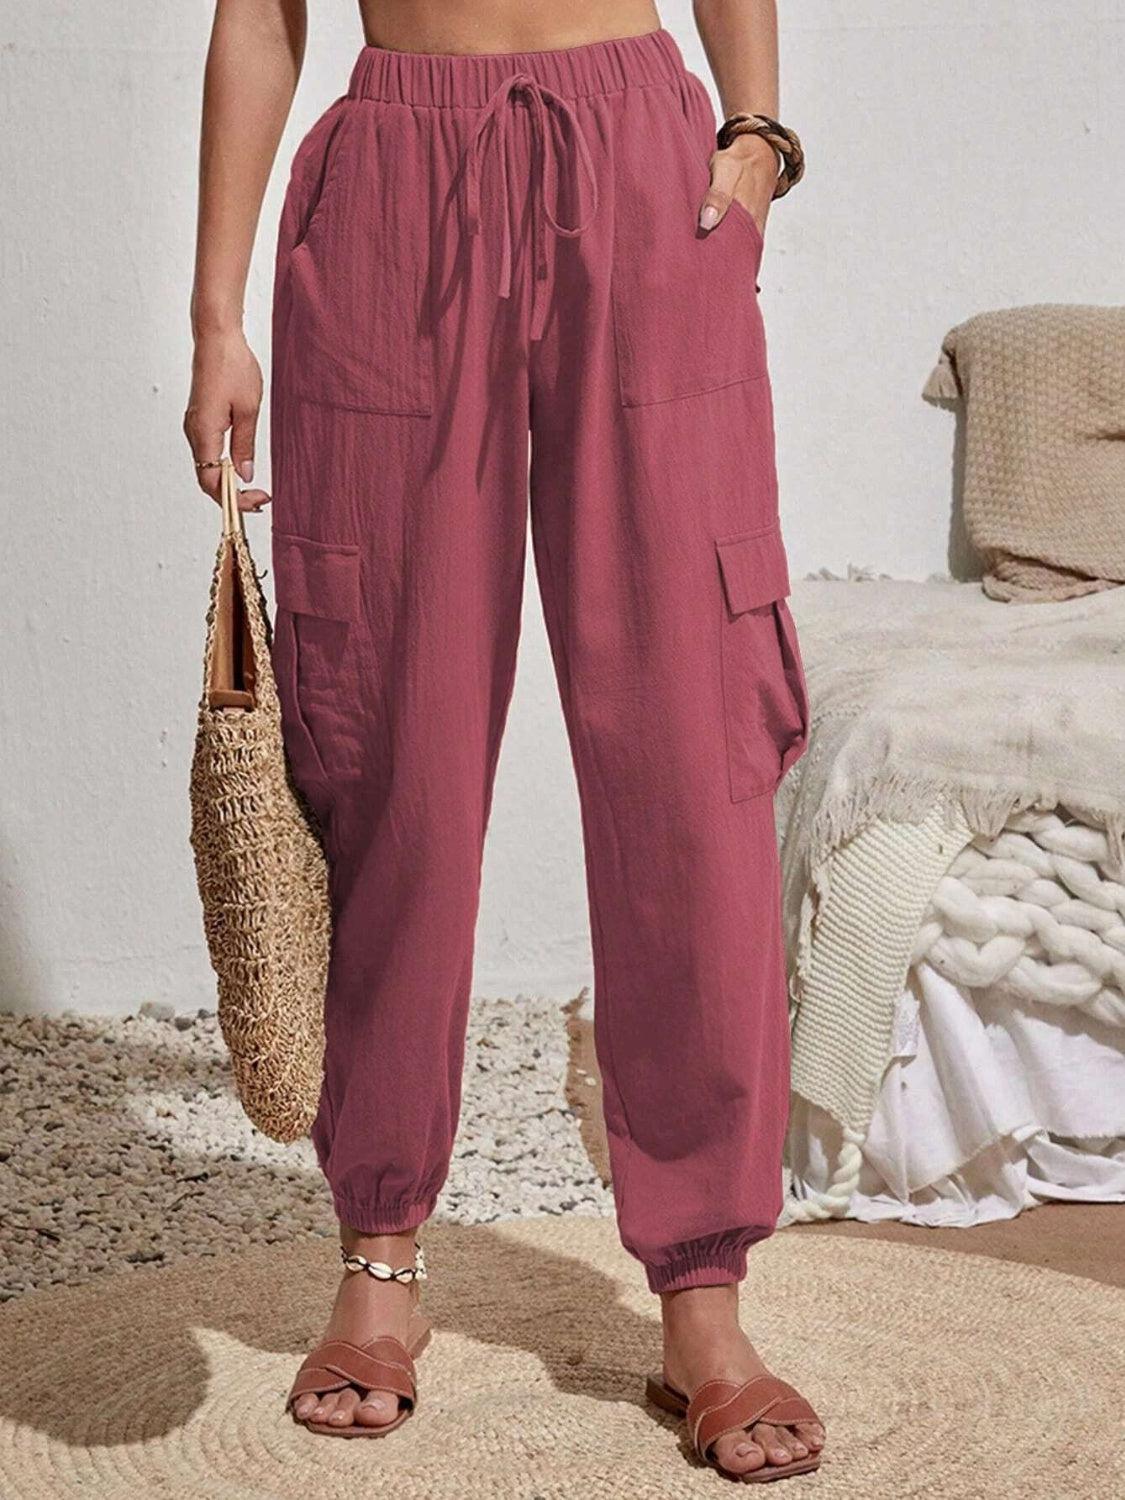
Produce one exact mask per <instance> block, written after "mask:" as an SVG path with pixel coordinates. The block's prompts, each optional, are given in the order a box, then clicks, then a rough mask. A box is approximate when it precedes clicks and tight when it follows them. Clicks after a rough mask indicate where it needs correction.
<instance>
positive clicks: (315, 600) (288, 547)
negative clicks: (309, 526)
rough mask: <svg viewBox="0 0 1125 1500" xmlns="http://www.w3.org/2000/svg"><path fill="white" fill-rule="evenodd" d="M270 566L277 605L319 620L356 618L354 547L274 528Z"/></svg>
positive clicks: (357, 612)
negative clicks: (274, 584)
mask: <svg viewBox="0 0 1125 1500" xmlns="http://www.w3.org/2000/svg"><path fill="white" fill-rule="evenodd" d="M273 566H274V576H275V579H276V593H277V606H278V608H279V609H287V610H289V611H290V613H292V614H295V615H315V616H317V617H318V618H319V619H322V620H343V621H346V622H348V623H350V622H351V621H353V620H356V619H358V617H359V548H358V547H355V546H348V545H344V544H339V543H333V542H314V541H312V540H311V539H310V538H309V537H304V536H286V535H279V534H278V533H277V532H276V531H275V532H274V536H273Z"/></svg>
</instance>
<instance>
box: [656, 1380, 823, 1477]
mask: <svg viewBox="0 0 1125 1500" xmlns="http://www.w3.org/2000/svg"><path fill="white" fill-rule="evenodd" d="M645 1394H646V1395H647V1396H648V1399H649V1400H650V1401H651V1402H652V1404H653V1405H654V1406H659V1407H660V1409H661V1410H662V1411H670V1412H673V1413H674V1414H675V1415H676V1416H677V1417H686V1418H687V1426H688V1435H689V1436H690V1438H691V1441H692V1446H693V1447H694V1448H695V1451H696V1452H697V1453H698V1454H699V1456H700V1458H701V1459H703V1461H704V1463H708V1464H710V1465H711V1467H712V1468H714V1469H717V1470H718V1471H719V1473H720V1474H722V1475H724V1476H725V1477H726V1478H727V1479H734V1480H741V1481H742V1483H744V1484H768V1483H770V1482H771V1481H772V1480H774V1479H788V1478H790V1477H791V1476H792V1475H793V1474H811V1473H812V1472H813V1470H814V1469H819V1468H820V1454H819V1453H810V1454H809V1456H808V1457H807V1458H795V1459H794V1460H793V1462H792V1463H791V1464H766V1465H765V1467H764V1468H761V1469H753V1470H751V1472H750V1473H749V1474H732V1473H731V1472H730V1470H729V1469H724V1468H723V1466H722V1464H719V1463H716V1461H715V1457H714V1454H713V1451H712V1450H713V1449H714V1446H715V1444H716V1443H717V1442H718V1441H719V1439H720V1438H721V1437H726V1435H727V1433H730V1432H741V1431H743V1430H744V1429H749V1428H751V1427H753V1426H754V1424H755V1422H771V1423H773V1424H774V1425H776V1426H778V1427H792V1426H793V1424H794V1423H795V1422H816V1423H817V1424H818V1425H819V1426H821V1427H823V1426H824V1423H823V1422H821V1420H820V1418H819V1417H818V1416H817V1414H816V1412H815V1411H813V1409H812V1407H811V1406H810V1405H809V1403H808V1402H807V1401H806V1400H805V1398H804V1396H802V1395H801V1394H800V1392H798V1391H795V1390H794V1389H793V1387H792V1386H791V1385H786V1383H785V1381H784V1380H779V1379H778V1378H777V1376H776V1375H755V1376H754V1378H753V1379H752V1380H744V1381H742V1382H741V1384H740V1383H739V1382H738V1381H737V1380H705V1381H704V1382H703V1384H702V1385H701V1386H699V1387H698V1389H697V1390H695V1391H694V1392H693V1393H692V1395H691V1398H690V1399H689V1398H688V1397H687V1396H685V1395H684V1394H683V1392H682V1391H678V1390H677V1389H676V1388H675V1386H673V1385H669V1384H668V1382H667V1381H666V1380H665V1379H664V1377H663V1375H650V1376H649V1377H648V1383H647V1385H646V1388H645Z"/></svg>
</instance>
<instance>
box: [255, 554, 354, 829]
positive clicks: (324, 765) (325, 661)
mask: <svg viewBox="0 0 1125 1500" xmlns="http://www.w3.org/2000/svg"><path fill="white" fill-rule="evenodd" d="M273 563H274V585H275V593H276V599H277V620H276V624H275V629H274V641H273V667H274V673H275V675H276V677H277V688H278V696H279V697H280V699H281V720H282V728H283V731H284V737H285V751H286V757H287V759H288V761H289V768H290V771H291V773H292V776H293V780H294V782H295V783H296V785H297V787H298V789H299V790H300V791H301V792H302V793H304V795H305V796H306V798H307V799H308V801H309V803H310V805H311V806H312V809H313V811H314V812H315V813H316V814H317V817H318V818H319V819H320V820H321V821H322V822H324V821H326V819H327V816H328V813H329V811H330V808H331V803H332V791H333V787H334V784H335V783H337V782H338V781H339V779H340V778H341V777H342V776H346V775H347V774H348V771H349V768H351V767H353V766H354V765H355V764H356V763H357V752H358V726H357V710H358V701H359V690H360V673H359V667H358V642H357V639H356V637H357V634H358V631H359V628H360V589H359V584H360V557H359V548H358V547H355V546H349V545H342V544H335V543H329V542H316V541H312V540H311V539H310V538H308V537H302V536H291V535H286V534H284V533H280V534H279V533H278V532H274V537H273Z"/></svg>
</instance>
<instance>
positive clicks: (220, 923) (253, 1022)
mask: <svg viewBox="0 0 1125 1500" xmlns="http://www.w3.org/2000/svg"><path fill="white" fill-rule="evenodd" d="M221 489H222V506H223V534H222V539H221V541H220V543H219V552H218V556H217V558H216V559H215V573H214V577H213V579H212V583H211V607H210V609H209V610H208V612H207V645H206V648H205V652H204V684H203V698H202V701H201V703H200V705H199V722H198V728H197V732H196V740H195V754H194V758H193V760H192V767H191V844H192V849H193V850H194V853H195V870H196V876H197V879H198V881H199V894H200V896H201V898H202V901H203V925H204V930H205V932H206V935H207V947H208V950H209V952H210V955H211V964H212V966H213V968H214V970H215V973H216V974H217V975H218V980H219V1024H220V1027H221V1029H222V1033H223V1037H224V1039H225V1041H226V1044H227V1046H228V1047H229V1048H230V1054H231V1062H232V1064H233V1067H234V1079H235V1085H236V1087H237V1089H238V1095H239V1098H240V1099H241V1101H242V1107H243V1109H245V1111H246V1113H247V1114H248V1115H249V1116H250V1119H251V1120H253V1122H254V1124H255V1125H257V1126H258V1127H259V1129H261V1130H263V1131H264V1132H265V1133H266V1135H268V1136H272V1137H273V1139H274V1140H278V1141H292V1140H296V1139H297V1137H298V1136H301V1135H305V1134H307V1132H308V1130H309V1128H310V1126H311V1124H312V1121H313V1117H314V1115H315V1114H316V1109H317V1104H318V1102H319V1097H320V1087H321V1078H322V1072H323V1061H324V987H325V981H326V977H327V972H328V943H329V908H328V881H327V872H326V867H325V861H324V855H323V852H322V849H321V845H320V841H319V838H318V836H317V834H316V831H315V828H314V826H313V823H312V820H311V818H310V815H309V813H308V811H307V809H306V808H305V806H304V803H303V802H302V800H301V798H300V796H299V794H298V793H297V791H296V790H295V788H294V787H293V784H292V782H291V780H290V778H289V774H288V771H287V769H286V764H285V751H284V747H283V744H282V738H281V709H280V705H279V703H278V697H277V684H276V682H275V681H274V676H273V671H272V668H271V666H270V651H269V648H270V624H269V616H268V614H267V610H266V601H265V598H264V597H263V594H262V589H261V585H260V583H259V581H258V576H257V574H256V573H255V571H254V563H253V560H252V558H251V556H250V549H249V546H248V545H247V541H246V533H245V531H244V529H243V525H242V513H241V511H240V510H239V508H238V495H237V490H236V487H235V479H234V470H233V468H232V466H231V464H230V462H229V460H224V461H223V468H222V484H221Z"/></svg>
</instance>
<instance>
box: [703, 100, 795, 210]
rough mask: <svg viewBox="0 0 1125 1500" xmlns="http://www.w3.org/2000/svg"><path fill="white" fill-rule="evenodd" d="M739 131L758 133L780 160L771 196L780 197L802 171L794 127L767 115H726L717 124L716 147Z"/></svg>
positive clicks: (748, 133)
mask: <svg viewBox="0 0 1125 1500" xmlns="http://www.w3.org/2000/svg"><path fill="white" fill-rule="evenodd" d="M740 135H760V136H761V137H762V139H763V140H764V141H768V142H769V144H770V145H771V146H772V147H773V149H774V150H775V151H776V152H777V154H778V157H779V158H780V160H781V170H780V171H779V172H778V174H777V185H776V186H775V188H774V190H773V196H774V197H775V198H784V197H785V195H786V193H787V192H788V191H789V189H790V188H791V187H793V186H794V185H795V184H796V183H798V182H800V180H801V178H802V177H803V176H804V175H805V152H804V148H803V147H802V145H801V141H800V138H799V136H798V135H797V132H796V131H795V130H790V129H789V128H788V127H787V126H785V125H780V124H778V122H777V121H776V120H771V119H770V117H769V115H730V116H728V118H727V119H725V120H724V121H723V123H722V124H721V125H720V126H719V131H718V134H717V136H716V137H715V139H716V142H717V144H718V147H719V150H720V151H725V150H726V149H727V147H728V146H729V145H730V143H731V142H732V141H733V140H734V139H735V138H736V137H737V136H740Z"/></svg>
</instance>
